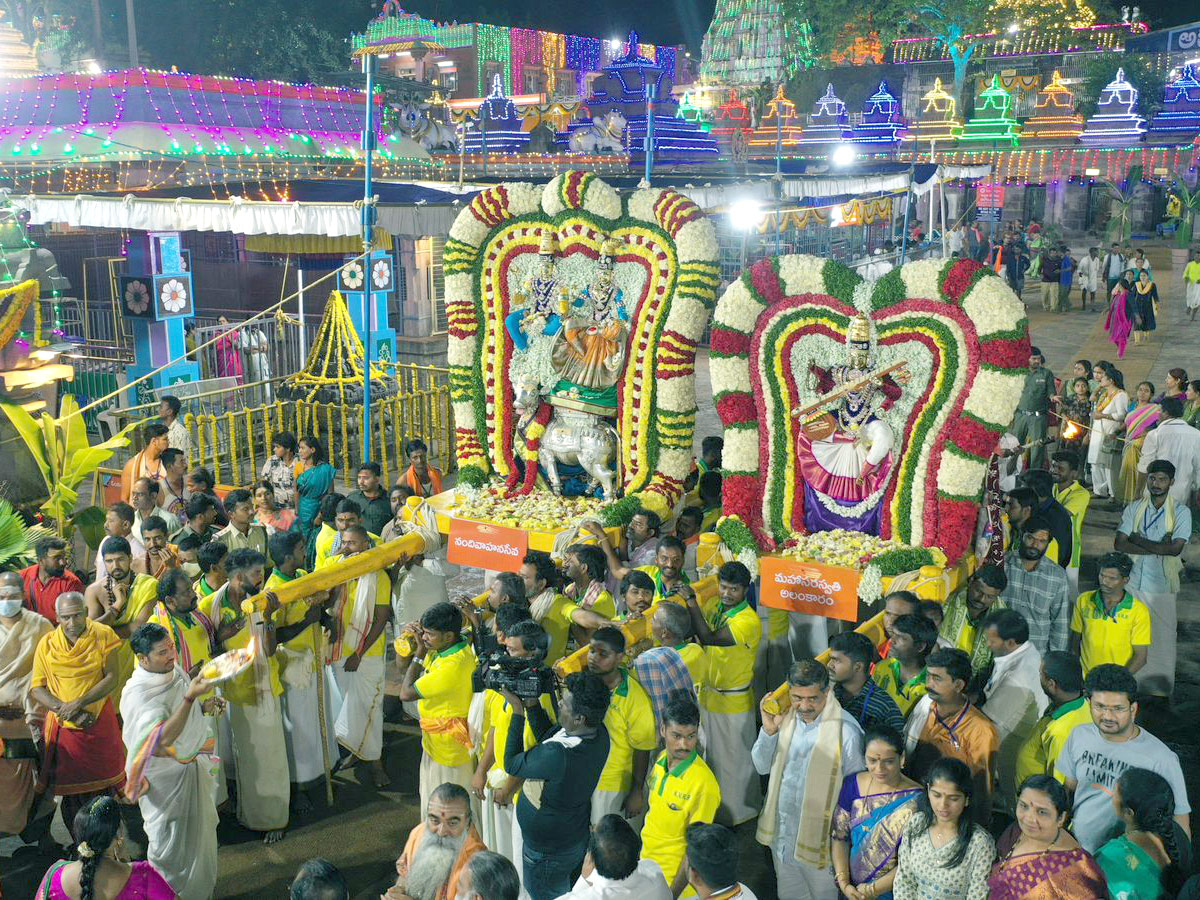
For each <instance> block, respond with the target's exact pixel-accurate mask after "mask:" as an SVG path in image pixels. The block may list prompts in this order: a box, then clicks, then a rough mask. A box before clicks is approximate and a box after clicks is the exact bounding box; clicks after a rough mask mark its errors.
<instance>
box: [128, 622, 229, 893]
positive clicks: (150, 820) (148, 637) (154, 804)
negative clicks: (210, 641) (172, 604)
mask: <svg viewBox="0 0 1200 900" xmlns="http://www.w3.org/2000/svg"><path fill="white" fill-rule="evenodd" d="M129 642H130V644H131V645H132V648H133V652H134V654H135V655H136V656H137V662H138V665H137V668H136V669H134V672H133V675H132V676H131V677H130V679H129V681H128V682H127V683H126V685H125V690H124V692H123V693H122V695H121V717H122V719H123V720H124V731H123V734H122V737H123V739H124V741H125V747H126V751H127V754H128V755H127V757H126V762H125V775H126V781H125V796H126V798H127V799H128V800H129V801H137V803H138V805H139V806H140V807H141V811H142V818H143V819H144V820H145V823H146V835H147V837H148V838H149V839H150V840H149V847H148V848H147V856H148V857H149V859H150V862H152V863H153V864H154V867H155V868H156V869H158V871H159V872H160V873H162V876H163V877H164V878H166V879H167V881H168V882H169V883H170V885H171V887H172V888H173V889H174V890H175V891H176V893H177V894H178V895H179V896H180V897H182V898H184V900H207V898H209V897H211V896H212V893H213V889H214V888H215V887H216V883H217V807H216V803H215V802H214V799H213V798H214V791H215V783H214V781H213V779H214V777H215V772H216V764H215V762H214V760H213V758H212V756H211V755H210V754H211V753H212V751H213V746H212V738H211V735H212V732H211V730H210V729H209V726H208V723H207V722H206V721H205V719H204V714H205V713H217V712H219V711H220V709H221V708H222V707H223V705H224V702H225V701H224V700H221V699H219V698H216V697H213V698H210V699H208V700H205V701H204V702H203V703H202V704H197V702H196V701H197V700H199V699H200V698H201V697H202V696H204V695H205V694H206V693H208V692H209V691H210V690H211V688H212V685H211V684H210V683H209V682H208V681H206V680H205V679H204V678H203V677H202V676H200V675H197V676H196V677H195V678H192V679H189V678H188V677H187V676H186V675H185V674H184V673H183V669H181V668H179V666H178V665H177V664H176V659H177V656H176V653H175V643H174V641H173V640H172V639H171V636H170V634H168V632H167V630H166V629H165V628H163V627H162V626H161V625H154V624H148V625H143V626H141V627H140V628H138V630H137V631H135V632H134V633H133V636H132V637H131V638H130V641H129Z"/></svg>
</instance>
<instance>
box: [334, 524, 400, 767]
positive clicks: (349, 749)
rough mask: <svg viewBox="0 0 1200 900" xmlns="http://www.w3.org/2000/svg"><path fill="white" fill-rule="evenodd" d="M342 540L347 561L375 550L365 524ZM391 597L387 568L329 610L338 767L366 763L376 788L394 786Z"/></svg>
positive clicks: (355, 583) (349, 588) (354, 584)
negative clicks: (389, 737)
mask: <svg viewBox="0 0 1200 900" xmlns="http://www.w3.org/2000/svg"><path fill="white" fill-rule="evenodd" d="M342 540H343V546H342V555H343V557H345V558H347V559H348V558H350V557H353V556H357V555H358V554H360V553H365V552H366V551H367V550H368V549H370V547H371V539H370V536H369V535H368V534H367V530H366V529H365V528H363V527H362V526H361V525H351V526H350V527H348V528H347V529H346V530H345V531H344V532H343V533H342ZM391 597H392V582H391V579H390V578H388V575H387V573H386V572H384V571H382V570H380V571H378V572H374V573H373V574H370V575H363V576H361V577H359V578H355V579H353V580H351V581H349V582H347V583H346V584H345V585H343V586H342V588H341V589H340V590H338V592H337V597H336V599H335V600H334V603H333V608H332V609H331V610H330V616H331V617H332V618H333V621H334V622H335V623H336V627H335V630H334V637H335V639H334V640H333V641H332V643H331V644H330V647H329V651H328V653H327V654H326V659H327V660H328V662H329V668H330V670H331V673H332V675H333V680H334V681H335V682H336V683H337V688H338V692H339V693H340V694H341V696H342V704H341V708H339V709H338V711H337V719H336V721H335V722H334V726H333V727H334V732H335V733H336V735H337V741H338V744H340V745H341V747H342V749H343V750H344V751H345V753H343V755H342V757H341V759H339V760H338V763H337V766H335V768H340V767H341V766H342V765H344V764H346V763H347V762H350V760H351V759H352V758H353V759H355V760H357V761H358V762H362V763H367V764H368V766H367V768H368V771H369V773H370V778H371V780H372V781H374V782H375V786H376V787H386V786H387V785H388V784H390V783H391V780H390V779H389V778H388V776H387V772H385V771H384V769H383V683H384V661H383V649H384V644H385V643H386V641H384V638H383V629H384V626H386V625H387V621H388V618H389V617H390V615H391V612H392V603H391ZM347 754H348V755H347Z"/></svg>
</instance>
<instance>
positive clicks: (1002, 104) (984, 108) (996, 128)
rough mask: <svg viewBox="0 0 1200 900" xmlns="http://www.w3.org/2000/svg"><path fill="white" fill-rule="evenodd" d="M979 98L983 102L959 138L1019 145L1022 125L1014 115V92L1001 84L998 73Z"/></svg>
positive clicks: (965, 140) (961, 139) (966, 140)
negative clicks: (1011, 92) (1010, 91)
mask: <svg viewBox="0 0 1200 900" xmlns="http://www.w3.org/2000/svg"><path fill="white" fill-rule="evenodd" d="M979 99H980V100H982V101H983V103H982V105H981V106H980V107H979V108H978V110H977V111H976V114H975V115H973V116H972V117H971V118H970V119H968V120H967V124H966V125H964V126H963V130H962V134H961V135H960V136H959V140H960V141H962V142H963V143H967V142H970V141H989V142H999V141H1005V142H1009V143H1011V144H1012V145H1013V146H1014V147H1016V146H1018V144H1019V143H1020V137H1021V126H1020V125H1019V124H1018V123H1017V119H1016V117H1015V116H1014V115H1013V111H1012V94H1010V93H1009V92H1008V91H1006V90H1005V89H1004V88H1002V87H1001V86H1000V77H999V76H998V75H994V76H992V83H991V86H990V87H988V89H987V90H985V91H984V92H983V93H982V94H980V95H979Z"/></svg>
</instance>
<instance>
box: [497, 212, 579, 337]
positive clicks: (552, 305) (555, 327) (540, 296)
mask: <svg viewBox="0 0 1200 900" xmlns="http://www.w3.org/2000/svg"><path fill="white" fill-rule="evenodd" d="M557 249H558V248H557V246H556V242H555V239H554V232H553V231H551V230H549V229H546V230H543V231H542V238H541V243H540V244H539V245H538V262H537V269H536V270H535V271H534V272H533V274H532V275H530V276H529V277H528V278H526V279H525V281H524V282H523V283H522V284H521V292H520V293H519V294H517V296H516V306H517V308H516V309H514V310H513V311H512V312H511V313H509V314H508V316H507V317H505V319H504V327H505V329H506V330H507V331H508V334H509V336H510V337H511V338H512V341H513V345H514V346H515V347H516V348H517V350H518V351H519V352H522V353H523V352H525V351H526V350H528V349H529V348H530V340H531V339H532V338H536V337H538V336H541V335H544V336H546V337H549V338H553V337H554V336H555V335H556V334H558V332H559V330H560V329H561V328H562V318H561V314H562V313H563V311H564V309H565V307H566V302H567V289H566V287H565V286H563V285H560V284H559V283H558V277H557V274H556V272H555V265H554V255H555V253H556V251H557Z"/></svg>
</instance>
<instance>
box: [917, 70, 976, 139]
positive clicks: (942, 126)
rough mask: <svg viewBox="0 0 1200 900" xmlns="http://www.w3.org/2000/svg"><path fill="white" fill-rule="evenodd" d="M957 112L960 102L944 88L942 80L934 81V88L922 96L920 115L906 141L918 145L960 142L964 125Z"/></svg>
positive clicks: (936, 79)
mask: <svg viewBox="0 0 1200 900" xmlns="http://www.w3.org/2000/svg"><path fill="white" fill-rule="evenodd" d="M957 112H958V101H957V100H955V99H954V96H953V95H952V94H951V93H950V92H949V91H947V90H946V89H945V88H944V87H942V79H940V78H935V79H933V87H932V88H931V89H930V90H928V91H926V92H925V93H924V94H923V95H922V96H921V112H920V115H918V116H917V118H916V121H914V122H912V123H911V124H910V125H909V128H908V134H907V135H906V136H905V139H906V140H908V141H915V142H917V143H922V142H925V141H937V142H938V143H951V142H953V141H956V140H958V136H959V135H960V134H962V129H963V123H962V119H960V118H958V115H957Z"/></svg>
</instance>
